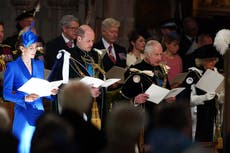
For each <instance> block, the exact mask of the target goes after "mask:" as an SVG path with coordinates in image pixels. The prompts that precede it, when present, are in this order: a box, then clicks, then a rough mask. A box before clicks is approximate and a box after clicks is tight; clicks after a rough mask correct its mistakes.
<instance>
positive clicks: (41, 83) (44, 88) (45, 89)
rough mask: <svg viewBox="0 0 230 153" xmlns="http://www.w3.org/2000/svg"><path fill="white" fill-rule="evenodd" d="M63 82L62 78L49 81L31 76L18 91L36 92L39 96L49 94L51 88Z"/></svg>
mask: <svg viewBox="0 0 230 153" xmlns="http://www.w3.org/2000/svg"><path fill="white" fill-rule="evenodd" d="M62 83H63V80H59V81H52V82H49V81H47V80H44V79H40V78H31V79H30V80H28V81H27V82H26V83H24V84H23V85H22V86H21V87H20V88H18V91H22V92H25V93H27V94H32V93H34V94H37V95H39V96H40V97H44V96H50V95H51V91H52V90H53V89H58V87H59V86H60V85H61V84H62Z"/></svg>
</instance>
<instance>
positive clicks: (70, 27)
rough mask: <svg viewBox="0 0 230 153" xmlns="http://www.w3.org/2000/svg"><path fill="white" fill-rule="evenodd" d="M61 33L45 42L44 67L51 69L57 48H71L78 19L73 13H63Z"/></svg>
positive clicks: (75, 36) (73, 43) (73, 44)
mask: <svg viewBox="0 0 230 153" xmlns="http://www.w3.org/2000/svg"><path fill="white" fill-rule="evenodd" d="M59 24H60V28H61V32H62V33H61V35H60V36H58V37H56V38H54V39H53V40H50V41H48V42H47V44H46V46H45V68H47V69H51V68H52V66H53V65H54V62H55V60H56V55H57V53H58V51H59V50H61V49H65V50H67V49H68V48H73V47H74V46H75V39H76V38H77V34H76V31H77V29H78V27H79V20H78V19H77V18H76V17H75V16H73V15H64V16H63V17H62V18H61V20H60V22H59Z"/></svg>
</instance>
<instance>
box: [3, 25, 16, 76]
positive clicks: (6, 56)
mask: <svg viewBox="0 0 230 153" xmlns="http://www.w3.org/2000/svg"><path fill="white" fill-rule="evenodd" d="M4 30H5V27H4V23H3V22H0V60H1V62H0V65H1V66H0V71H3V70H5V63H6V62H9V61H12V60H13V56H12V48H11V46H9V45H6V44H4V43H3V40H4Z"/></svg>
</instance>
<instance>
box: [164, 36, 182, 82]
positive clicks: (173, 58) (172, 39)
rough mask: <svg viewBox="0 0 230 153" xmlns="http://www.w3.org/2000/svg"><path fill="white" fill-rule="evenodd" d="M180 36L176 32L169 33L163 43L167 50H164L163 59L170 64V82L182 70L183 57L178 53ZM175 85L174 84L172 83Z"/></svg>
mask: <svg viewBox="0 0 230 153" xmlns="http://www.w3.org/2000/svg"><path fill="white" fill-rule="evenodd" d="M179 43H180V36H179V35H178V34H177V33H176V32H171V33H168V34H167V35H165V36H164V38H163V44H164V45H165V46H166V50H165V51H164V52H163V56H162V61H163V63H164V64H166V65H167V66H169V70H168V80H169V82H170V81H172V80H173V78H174V77H175V76H176V75H178V74H179V73H181V72H182V68H183V65H182V59H181V57H180V56H179V55H178V54H177V51H178V50H179ZM170 85H171V86H173V85H172V84H170Z"/></svg>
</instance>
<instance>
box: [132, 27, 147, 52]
mask: <svg viewBox="0 0 230 153" xmlns="http://www.w3.org/2000/svg"><path fill="white" fill-rule="evenodd" d="M139 37H143V38H145V39H147V38H148V37H149V36H148V33H146V34H145V32H144V31H140V30H132V31H131V32H130V33H129V34H128V38H129V48H128V52H130V51H131V50H133V45H132V43H131V42H135V41H136V40H137V39H138V38H139Z"/></svg>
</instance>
